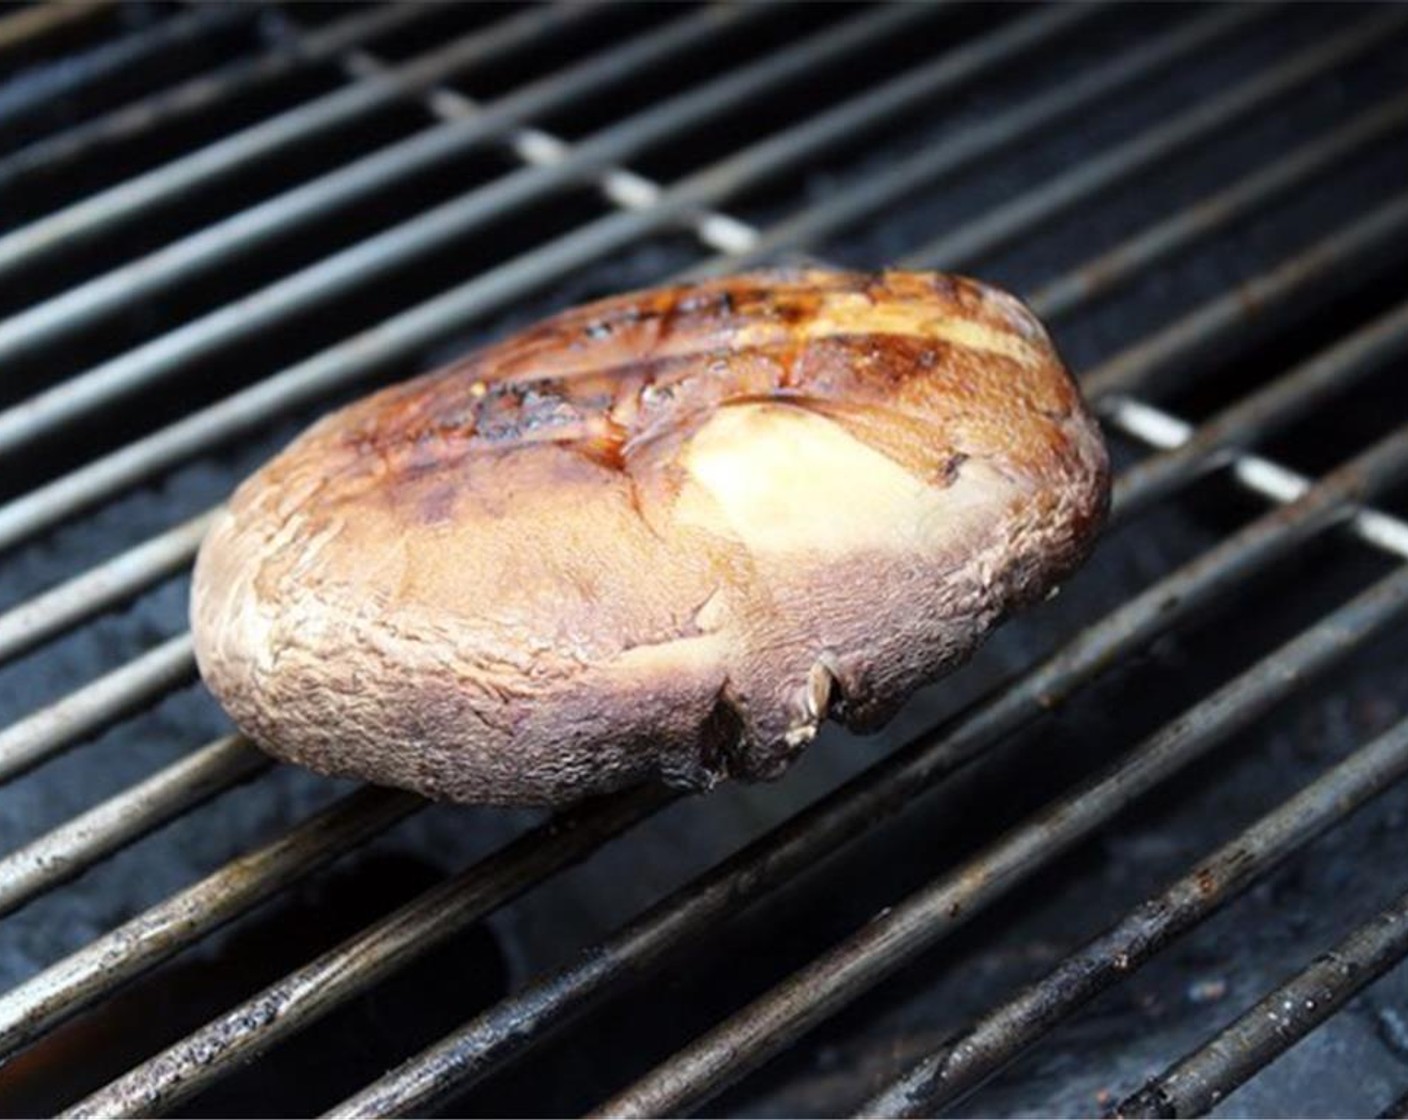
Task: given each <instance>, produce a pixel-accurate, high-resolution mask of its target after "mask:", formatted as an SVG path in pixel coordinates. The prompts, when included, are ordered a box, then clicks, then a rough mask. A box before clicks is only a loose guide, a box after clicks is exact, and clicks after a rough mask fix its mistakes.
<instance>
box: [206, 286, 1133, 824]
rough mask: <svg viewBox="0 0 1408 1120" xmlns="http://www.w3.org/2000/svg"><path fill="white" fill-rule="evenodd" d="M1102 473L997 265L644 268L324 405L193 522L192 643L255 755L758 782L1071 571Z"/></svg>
mask: <svg viewBox="0 0 1408 1120" xmlns="http://www.w3.org/2000/svg"><path fill="white" fill-rule="evenodd" d="M1107 500H1108V479H1107V465H1106V460H1105V452H1104V448H1103V445H1102V444H1101V442H1100V439H1099V435H1098V430H1097V428H1096V426H1095V424H1094V421H1093V420H1092V419H1091V417H1090V415H1089V413H1088V412H1087V411H1086V410H1085V408H1084V405H1083V404H1082V402H1081V400H1080V397H1079V393H1078V391H1077V390H1076V388H1075V386H1074V383H1073V382H1072V381H1071V379H1070V378H1069V376H1068V375H1067V374H1066V372H1065V370H1064V368H1063V367H1062V365H1061V363H1060V360H1059V358H1058V357H1057V355H1056V353H1055V351H1054V349H1053V348H1052V346H1051V343H1050V341H1049V339H1048V338H1047V337H1046V334H1045V332H1044V331H1043V330H1042V328H1041V326H1040V324H1039V323H1037V322H1036V320H1035V319H1034V318H1033V317H1032V316H1031V314H1030V313H1029V312H1028V311H1027V310H1026V309H1025V308H1024V307H1022V305H1021V304H1020V303H1019V302H1018V301H1016V300H1015V299H1013V298H1012V297H1010V296H1007V295H1005V294H1004V293H1001V292H998V291H996V290H995V289H992V288H989V287H987V286H985V285H982V284H980V283H978V282H976V281H972V280H966V279H962V278H957V277H947V276H943V275H939V274H933V273H919V274H912V273H897V272H887V273H879V274H874V275H868V274H859V273H845V272H825V271H816V270H802V271H798V270H791V271H773V272H764V273H754V274H748V275H743V276H738V277H732V278H728V279H725V280H721V281H714V282H710V283H706V284H702V285H698V286H695V287H677V288H666V289H659V290H655V291H651V292H642V293H635V294H632V295H628V296H622V297H617V298H615V299H612V300H606V301H601V302H598V303H595V304H591V305H588V306H586V307H583V308H578V309H574V310H571V311H568V312H565V313H563V314H562V315H559V316H556V317H554V318H553V319H550V320H548V321H546V322H544V323H541V324H539V325H537V326H535V327H531V328H529V329H528V330H526V331H524V332H522V333H520V334H518V335H516V336H514V337H512V338H509V339H506V340H505V341H503V342H501V343H498V344H496V345H493V346H490V347H487V348H485V349H483V350H481V351H479V352H478V353H477V354H474V355H472V356H470V357H468V358H466V359H465V360H463V361H460V362H457V363H455V364H454V365H452V366H450V367H448V368H446V369H444V370H442V371H439V372H437V373H432V374H429V375H426V376H424V377H421V378H417V379H414V380H412V381H409V382H406V383H404V384H402V385H398V386H395V387H392V388H390V389H387V390H383V391H382V392H380V393H377V394H374V395H372V396H370V397H368V398H366V399H365V400H362V401H359V402H357V403H355V404H353V405H351V406H348V407H347V408H345V409H343V410H342V411H341V412H339V413H336V414H334V415H332V416H330V417H328V418H325V419H324V420H322V421H320V422H319V423H318V424H316V425H314V426H313V427H312V428H311V429H310V430H309V431H308V432H306V433H305V434H304V435H303V436H302V437H300V438H299V439H298V440H297V441H295V443H294V444H293V445H292V446H291V447H290V448H289V449H288V450H286V451H285V452H284V453H283V454H281V455H280V456H278V457H277V458H276V459H275V460H274V461H273V462H271V463H270V464H268V465H267V466H266V467H265V468H263V469H262V470H261V471H260V472H258V473H257V474H256V475H255V476H254V477H253V478H252V479H251V480H249V481H248V482H247V483H246V484H245V485H244V486H243V487H241V488H240V490H239V492H238V493H237V494H236V496H235V498H234V499H233V501H232V502H231V504H230V507H229V510H228V512H227V513H225V514H224V515H223V516H222V517H221V519H220V520H219V522H218V523H217V525H216V527H215V528H214V530H213V531H212V533H211V534H210V536H209V537H208V538H207V540H206V542H205V544H204V546H203V547H202V550H201V555H200V557H199V560H198V564H197V570H196V581H195V589H194V593H193V605H192V613H193V618H192V623H193V627H194V630H195V637H196V648H197V657H198V660H199V663H200V666H201V670H202V672H203V674H204V675H205V678H206V680H207V681H208V683H209V684H210V686H211V687H212V689H213V690H214V691H215V693H216V695H217V696H218V697H219V698H220V699H221V701H222V702H223V703H224V704H225V706H226V708H227V709H228V710H229V711H230V713H231V714H232V715H233V716H234V717H235V719H236V721H237V722H238V723H239V724H240V725H241V726H242V727H244V728H245V729H246V730H248V731H249V732H250V733H251V735H252V737H253V738H254V739H255V740H256V741H258V742H260V743H262V744H263V745H264V746H265V747H266V748H268V749H269V750H271V751H272V752H274V753H275V754H278V755H279V756H281V757H284V758H288V759H291V760H294V761H298V762H302V763H304V764H307V765H310V766H312V767H314V768H316V769H320V770H324V771H328V772H333V773H341V774H354V775H358V776H361V777H366V778H370V779H372V780H374V781H383V782H387V783H390V784H399V785H405V786H409V787H411V788H414V789H418V790H420V791H421V792H424V793H427V794H430V795H432V796H442V797H452V798H456V799H459V800H468V801H497V802H519V803H525V802H536V803H552V802H558V801H562V800H567V799H572V798H575V797H577V796H580V795H582V794H584V793H588V792H595V791H601V790H606V789H610V788H615V787H618V786H620V785H623V784H626V783H628V782H632V781H638V780H641V779H643V778H648V777H651V776H662V777H664V778H665V779H666V780H668V781H671V782H674V783H677V784H683V785H694V786H699V787H706V786H708V785H711V784H713V782H715V781H717V780H718V779H719V777H720V776H724V775H733V776H738V777H746V778H762V777H772V776H775V775H776V774H778V773H780V772H781V770H782V769H784V768H785V767H786V765H787V764H788V762H789V761H790V760H791V759H792V758H793V757H795V755H796V754H797V752H798V751H800V750H801V749H803V748H804V747H805V745H806V743H807V742H809V741H810V740H811V739H812V738H813V737H814V736H815V734H816V731H817V728H818V727H819V725H820V723H821V722H822V720H824V719H826V718H835V719H839V720H841V721H843V722H845V723H847V724H848V725H850V726H853V727H856V728H859V729H867V728H870V727H873V726H875V724H876V723H877V722H878V721H880V720H883V719H884V718H887V717H888V715H889V713H891V712H892V711H893V710H894V709H895V708H896V707H897V706H898V704H899V703H900V702H902V700H903V698H904V697H905V696H907V695H908V694H909V693H910V692H911V691H913V689H914V688H916V687H918V686H919V685H920V684H923V683H926V682H927V681H929V680H931V679H933V678H934V677H936V676H938V675H941V673H942V672H943V671H945V670H946V669H948V668H950V667H952V665H954V664H956V663H957V662H958V661H959V660H961V659H962V658H963V657H966V656H967V655H968V653H970V652H971V650H972V648H973V647H974V646H975V645H976V644H977V642H978V641H980V640H981V638H982V637H983V636H984V635H985V634H986V633H987V632H988V631H989V630H990V629H991V628H992V626H994V625H995V624H996V622H997V621H998V620H999V619H1000V618H1002V617H1004V616H1005V615H1006V614H1008V613H1010V612H1011V611H1012V610H1015V609H1017V608H1019V607H1021V606H1022V605H1024V604H1025V603H1028V602H1031V601H1033V600H1035V599H1036V598H1038V597H1040V595H1042V594H1044V593H1045V591H1046V590H1047V588H1048V587H1049V586H1051V585H1053V584H1054V583H1055V582H1056V581H1057V580H1059V579H1061V578H1064V576H1065V575H1066V574H1067V573H1068V572H1069V571H1070V570H1071V569H1072V568H1073V567H1074V566H1075V565H1076V564H1077V563H1078V562H1079V560H1080V559H1081V558H1082V557H1083V555H1084V553H1085V552H1086V551H1087V550H1088V548H1089V547H1090V544H1091V542H1092V540H1093V538H1094V536H1095V533H1096V531H1097V529H1098V527H1099V524H1100V522H1101V520H1102V518H1103V515H1104V511H1105V505H1106V502H1107ZM328 696H340V697H345V698H347V699H346V700H345V702H340V703H332V702H330V701H328V700H326V699H323V698H326V697H328Z"/></svg>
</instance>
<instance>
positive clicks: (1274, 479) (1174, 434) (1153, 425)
mask: <svg viewBox="0 0 1408 1120" xmlns="http://www.w3.org/2000/svg"><path fill="white" fill-rule="evenodd" d="M441 92H442V93H443V92H444V91H441ZM436 96H437V94H436V93H434V92H432V93H430V94H429V97H430V98H432V100H433V99H435V98H436ZM446 107H447V108H449V109H450V110H451V111H463V106H461V107H460V109H458V110H456V109H455V107H454V104H453V102H452V103H451V104H450V105H449V106H446ZM1390 127H1392V126H1391V125H1389V126H1385V130H1387V128H1390ZM532 143H533V142H532V141H531V140H530V142H529V151H531V150H532ZM1312 147H1313V146H1307V148H1306V149H1305V150H1311V149H1312ZM538 151H539V153H540V156H543V155H547V158H551V155H550V153H551V151H552V142H551V140H550V139H549V142H548V144H547V145H546V146H544V145H543V144H542V143H541V142H538ZM523 154H525V153H524V152H522V151H520V155H523ZM569 158H570V157H569ZM1268 170H1270V169H1268ZM606 173H607V174H610V172H609V171H608V172H606ZM627 174H629V173H627ZM617 182H618V184H619V183H620V180H617ZM1234 189H1235V188H1234ZM633 192H634V193H633ZM645 193H646V194H649V193H650V189H649V187H647V188H646V189H645ZM608 197H612V196H611V194H609V195H608ZM632 197H635V198H636V199H637V202H638V203H641V204H643V205H644V206H645V207H646V209H645V211H644V213H646V214H653V213H654V211H655V209H656V207H657V206H658V205H659V203H660V201H661V200H666V199H668V198H670V197H672V196H671V195H670V192H668V191H667V192H666V193H665V194H664V195H662V196H660V197H659V198H649V199H647V198H643V197H641V192H640V190H639V187H638V186H637V187H633V186H632V185H631V183H630V181H629V180H627V181H626V185H625V186H624V187H623V188H622V189H618V190H617V191H616V192H615V197H612V200H613V201H614V202H615V203H616V204H617V205H622V206H627V207H629V205H630V199H631V198H632ZM683 216H684V218H685V220H690V215H688V214H684V215H683ZM1163 224H1164V225H1167V223H1163ZM649 228H655V227H654V226H651V227H643V229H642V232H644V231H648V229H649ZM747 228H748V227H742V226H740V227H739V230H742V231H746V230H747ZM699 232H701V231H700V228H699V227H698V226H697V225H696V233H699ZM1199 235H1201V231H1200V233H1199ZM707 236H708V235H707V234H706V235H705V237H706V243H707ZM725 236H727V235H725ZM738 239H739V240H746V239H747V237H746V233H739V234H738ZM1366 244H1367V243H1366ZM1364 247H1365V246H1364V245H1362V244H1361V246H1360V247H1359V248H1361V249H1362V248H1364ZM1165 251H1167V250H1165ZM1356 251H1357V250H1356ZM1318 279H1323V275H1322V276H1320V277H1318V278H1317V280H1318ZM1292 288H1294V286H1292ZM1297 290H1298V289H1297ZM1288 292H1291V293H1292V294H1294V293H1293V292H1292V289H1285V290H1282V289H1277V293H1278V294H1277V295H1276V297H1275V299H1273V301H1272V302H1273V303H1276V302H1277V301H1279V300H1280V299H1282V298H1283V297H1285V296H1286V295H1287V294H1288ZM1211 326H1213V327H1216V328H1217V329H1219V330H1220V329H1221V327H1220V326H1219V325H1218V324H1215V323H1214V324H1211ZM1204 333H1208V332H1204ZM1229 333H1230V328H1229ZM1184 344H1189V340H1188V339H1185V340H1184ZM1385 345H1387V343H1385ZM1288 407H1289V406H1288ZM1109 412H1110V415H1109V416H1108V419H1110V421H1111V422H1112V423H1115V424H1116V425H1117V426H1120V427H1121V428H1123V429H1124V430H1126V431H1130V432H1132V433H1133V434H1135V435H1136V436H1138V437H1139V438H1142V439H1144V440H1145V441H1146V442H1152V443H1153V444H1154V445H1155V446H1162V447H1173V446H1177V445H1180V444H1183V443H1186V442H1188V441H1189V440H1190V439H1200V438H1201V436H1200V435H1199V434H1198V433H1196V432H1195V431H1194V430H1193V429H1191V428H1190V427H1189V426H1188V425H1186V424H1183V422H1182V421H1180V420H1178V419H1177V418H1175V417H1171V416H1169V415H1168V414H1166V413H1163V412H1161V411H1159V410H1156V409H1153V408H1152V407H1150V406H1147V405H1144V404H1142V403H1141V402H1138V401H1133V400H1126V399H1115V400H1114V401H1113V402H1112V404H1111V405H1110V406H1109ZM1258 434H1260V433H1258ZM1235 463H1236V465H1235V467H1234V476H1235V477H1237V478H1238V480H1239V481H1240V482H1242V484H1243V485H1248V486H1251V487H1252V488H1253V489H1260V490H1261V492H1263V493H1268V496H1270V497H1272V498H1273V500H1278V501H1287V500H1290V499H1293V498H1295V497H1297V496H1298V495H1299V494H1300V493H1301V492H1302V491H1303V490H1304V489H1305V487H1306V486H1307V485H1308V483H1305V482H1304V480H1299V479H1298V478H1297V477H1296V476H1294V475H1291V474H1289V473H1288V472H1285V471H1284V469H1282V468H1278V467H1276V466H1275V465H1274V464H1270V463H1268V462H1267V461H1265V460H1261V459H1259V458H1257V457H1253V456H1241V457H1238V458H1237V459H1236V460H1235ZM1337 473H1338V472H1337ZM1190 477H1192V476H1190ZM1332 477H1333V476H1332ZM1327 481H1328V480H1327ZM1315 493H1317V494H1318V493H1321V490H1320V488H1319V487H1316V489H1315ZM1362 497H1363V495H1362V493H1361V492H1360V491H1358V490H1356V489H1355V488H1353V487H1350V488H1349V489H1348V490H1347V491H1346V493H1345V496H1344V498H1343V499H1342V501H1343V502H1344V503H1349V505H1347V506H1344V508H1341V509H1338V510H1337V511H1336V512H1335V514H1334V515H1333V516H1331V515H1329V514H1328V513H1327V514H1326V516H1325V519H1324V521H1323V522H1320V523H1317V524H1320V525H1322V526H1323V525H1325V524H1329V523H1330V522H1331V521H1334V520H1338V519H1340V518H1341V517H1342V516H1344V515H1346V514H1348V512H1349V511H1350V508H1351V507H1352V504H1353V503H1355V502H1357V501H1359V500H1361V499H1362ZM1354 524H1355V525H1356V527H1357V528H1358V529H1359V530H1360V532H1361V535H1367V536H1368V537H1369V538H1370V539H1371V543H1373V542H1374V541H1377V542H1378V543H1379V544H1380V545H1381V546H1384V545H1385V544H1387V546H1388V547H1401V542H1402V541H1403V540H1404V539H1408V538H1405V537H1403V536H1402V535H1401V534H1400V535H1399V536H1397V537H1395V536H1394V535H1393V532H1394V531H1397V530H1402V529H1403V526H1402V525H1401V523H1397V522H1393V521H1391V520H1390V519H1387V518H1384V517H1383V516H1382V515H1372V514H1371V515H1366V516H1361V517H1359V519H1358V520H1356V521H1355V522H1354ZM1386 525H1387V527H1388V530H1389V531H1388V532H1387V535H1386V530H1385V526H1386ZM1395 527H1396V530H1395ZM1396 542H1397V543H1396ZM152 543H154V542H149V544H152ZM193 543H194V542H193V541H192V542H191V545H192V546H193ZM142 547H147V546H139V548H142ZM134 551H135V550H134ZM124 555H128V554H124ZM177 563H179V561H178V562H177ZM173 570H174V569H173ZM93 574H94V573H89V575H93ZM80 578H84V577H80ZM158 578H159V577H158ZM37 601H38V600H36V601H35V602H37ZM29 605H33V604H27V605H26V606H29ZM19 609H23V608H19ZM12 613H13V612H12ZM4 617H8V616H3V617H0V623H2V622H3V620H4ZM70 624H71V623H63V624H62V625H70ZM0 633H3V627H2V626H0ZM40 640H42V639H40ZM408 811H409V810H408ZM334 854H335V853H334ZM251 904H252V903H251ZM163 905H165V904H163ZM202 932H203V931H202ZM199 935H200V933H199V932H192V933H191V934H190V937H189V939H188V940H193V939H194V938H195V937H196V936H199ZM90 948H91V947H90ZM170 951H172V952H174V951H175V949H174V948H173V949H171V950H170ZM46 975H47V973H46ZM379 975H380V973H378V977H379ZM376 978H377V977H372V978H371V979H369V980H368V981H367V983H371V982H373V981H374V980H375V979H376ZM103 982H104V983H107V980H106V979H104V981H103ZM358 990H360V988H359V989H358ZM17 991H18V990H17ZM12 994H13V993H12ZM94 998H96V996H95V997H94ZM3 1007H4V1002H3V1001H0V1008H3ZM259 1049H260V1050H262V1045H261V1046H260V1047H259Z"/></svg>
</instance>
